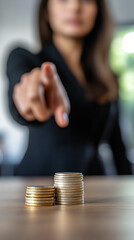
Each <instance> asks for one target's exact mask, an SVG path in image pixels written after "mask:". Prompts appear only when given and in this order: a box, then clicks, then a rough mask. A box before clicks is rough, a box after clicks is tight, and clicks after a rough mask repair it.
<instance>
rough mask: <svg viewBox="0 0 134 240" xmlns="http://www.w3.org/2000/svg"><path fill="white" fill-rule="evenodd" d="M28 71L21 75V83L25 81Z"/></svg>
mask: <svg viewBox="0 0 134 240" xmlns="http://www.w3.org/2000/svg"><path fill="white" fill-rule="evenodd" d="M28 76H29V75H28V73H24V74H23V75H22V76H21V82H22V83H25V82H26V81H27V79H28Z"/></svg>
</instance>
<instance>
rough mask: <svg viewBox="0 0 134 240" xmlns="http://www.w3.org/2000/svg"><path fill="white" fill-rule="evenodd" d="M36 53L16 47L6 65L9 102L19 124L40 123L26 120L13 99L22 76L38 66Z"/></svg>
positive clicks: (12, 113) (14, 117)
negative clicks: (35, 59) (35, 61)
mask: <svg viewBox="0 0 134 240" xmlns="http://www.w3.org/2000/svg"><path fill="white" fill-rule="evenodd" d="M34 57H35V56H34V55H32V53H30V52H28V51H27V50H25V49H23V48H16V49H14V50H12V52H11V53H10V55H9V57H8V60H7V65H6V74H7V77H8V81H9V87H8V102H9V110H10V113H11V115H12V117H13V119H14V120H15V121H17V122H18V123H19V124H21V125H24V126H28V125H31V124H32V125H34V124H35V125H36V124H39V122H38V121H31V122H30V121H26V120H25V119H24V118H23V117H22V116H21V115H20V113H19V112H18V110H17V108H16V106H15V104H14V101H13V89H14V86H15V85H16V84H17V83H18V82H19V81H20V78H21V76H22V75H23V74H24V73H26V72H30V71H31V70H32V69H33V68H34V67H36V65H35V63H34V61H33V59H34Z"/></svg>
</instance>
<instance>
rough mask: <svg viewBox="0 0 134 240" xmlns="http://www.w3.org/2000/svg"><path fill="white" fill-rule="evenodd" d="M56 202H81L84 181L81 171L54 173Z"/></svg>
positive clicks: (82, 199) (82, 200)
mask: <svg viewBox="0 0 134 240" xmlns="http://www.w3.org/2000/svg"><path fill="white" fill-rule="evenodd" d="M54 187H55V203H56V204H64V205H66V204H71V205H72V204H83V203H84V182H83V175H82V173H75V172H63V173H62V172H60V173H55V175H54Z"/></svg>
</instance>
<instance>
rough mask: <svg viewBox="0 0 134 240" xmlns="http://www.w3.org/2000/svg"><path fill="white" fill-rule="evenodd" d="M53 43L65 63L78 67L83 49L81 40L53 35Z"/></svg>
mask: <svg viewBox="0 0 134 240" xmlns="http://www.w3.org/2000/svg"><path fill="white" fill-rule="evenodd" d="M53 42H54V44H55V46H56V47H57V49H58V50H59V52H60V53H61V55H62V56H63V58H64V59H65V60H66V62H69V63H70V64H73V65H74V64H75V65H80V59H81V54H82V49H83V40H82V39H78V38H77V39H76V38H67V37H64V36H59V35H56V34H54V35H53Z"/></svg>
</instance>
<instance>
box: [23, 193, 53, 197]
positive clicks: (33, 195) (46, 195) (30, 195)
mask: <svg viewBox="0 0 134 240" xmlns="http://www.w3.org/2000/svg"><path fill="white" fill-rule="evenodd" d="M25 196H26V197H34V198H38V197H40V198H44V197H45V198H46V197H54V196H55V195H54V194H29V193H28V194H26V195H25Z"/></svg>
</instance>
